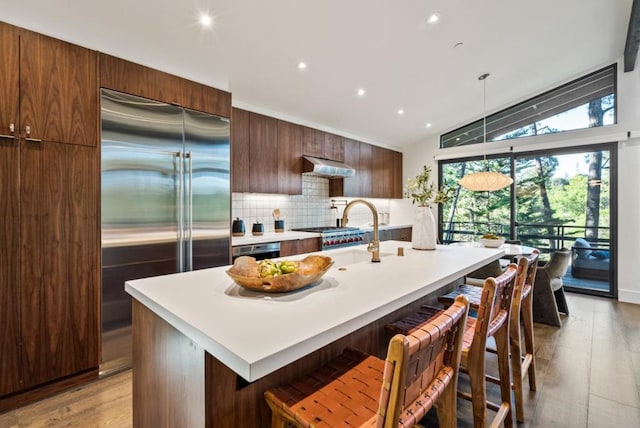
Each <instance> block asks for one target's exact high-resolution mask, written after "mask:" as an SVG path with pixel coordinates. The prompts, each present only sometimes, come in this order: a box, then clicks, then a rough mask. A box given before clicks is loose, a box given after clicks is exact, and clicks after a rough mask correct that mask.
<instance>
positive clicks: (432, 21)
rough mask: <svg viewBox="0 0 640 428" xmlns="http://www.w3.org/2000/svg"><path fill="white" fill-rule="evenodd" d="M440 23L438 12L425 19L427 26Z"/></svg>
mask: <svg viewBox="0 0 640 428" xmlns="http://www.w3.org/2000/svg"><path fill="white" fill-rule="evenodd" d="M438 21H440V12H435V13H432V14H431V15H429V17H428V18H427V23H428V24H435V23H436V22H438Z"/></svg>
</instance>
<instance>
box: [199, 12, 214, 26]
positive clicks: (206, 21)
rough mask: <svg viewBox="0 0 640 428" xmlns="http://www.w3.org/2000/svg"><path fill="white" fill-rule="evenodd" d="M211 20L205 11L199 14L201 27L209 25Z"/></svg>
mask: <svg viewBox="0 0 640 428" xmlns="http://www.w3.org/2000/svg"><path fill="white" fill-rule="evenodd" d="M212 22H213V20H212V19H211V17H210V16H209V15H207V14H206V13H203V14H202V15H200V24H201V25H202V26H203V27H211V24H212Z"/></svg>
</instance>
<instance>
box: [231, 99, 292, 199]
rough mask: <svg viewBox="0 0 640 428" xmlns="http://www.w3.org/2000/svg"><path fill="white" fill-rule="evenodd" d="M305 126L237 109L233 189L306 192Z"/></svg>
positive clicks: (233, 131)
mask: <svg viewBox="0 0 640 428" xmlns="http://www.w3.org/2000/svg"><path fill="white" fill-rule="evenodd" d="M302 135H303V131H302V126H300V125H296V124H294V123H290V122H285V121H282V120H277V119H274V118H272V117H269V116H264V115H261V114H257V113H253V112H249V111H246V110H241V109H238V108H234V109H233V117H232V118H231V173H232V180H231V190H232V191H233V192H258V193H282V194H290V195H299V194H301V193H302Z"/></svg>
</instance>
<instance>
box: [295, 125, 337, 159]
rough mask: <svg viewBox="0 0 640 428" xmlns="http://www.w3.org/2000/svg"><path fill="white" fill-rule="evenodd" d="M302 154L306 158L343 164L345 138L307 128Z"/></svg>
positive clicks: (304, 133) (304, 132)
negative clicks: (311, 157)
mask: <svg viewBox="0 0 640 428" xmlns="http://www.w3.org/2000/svg"><path fill="white" fill-rule="evenodd" d="M302 153H303V154H304V155H306V156H313V157H316V158H321V159H331V160H335V161H340V162H343V161H344V142H343V137H341V136H340V135H336V134H331V133H329V132H324V131H320V130H319V129H314V128H309V127H308V126H305V127H304V129H303V146H302Z"/></svg>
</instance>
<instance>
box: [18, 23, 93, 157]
mask: <svg viewBox="0 0 640 428" xmlns="http://www.w3.org/2000/svg"><path fill="white" fill-rule="evenodd" d="M97 79H98V76H97V53H96V52H95V51H92V50H89V49H85V48H82V47H80V46H76V45H72V44H70V43H66V42H63V41H60V40H56V39H52V38H50V37H47V36H43V35H41V34H37V33H34V32H31V31H26V30H20V124H21V126H20V132H21V133H23V134H24V135H26V136H27V137H29V138H36V139H40V140H43V141H52V142H57V143H67V144H79V145H86V146H97V135H98V91H97V88H98V85H97V81H98V80H97Z"/></svg>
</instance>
